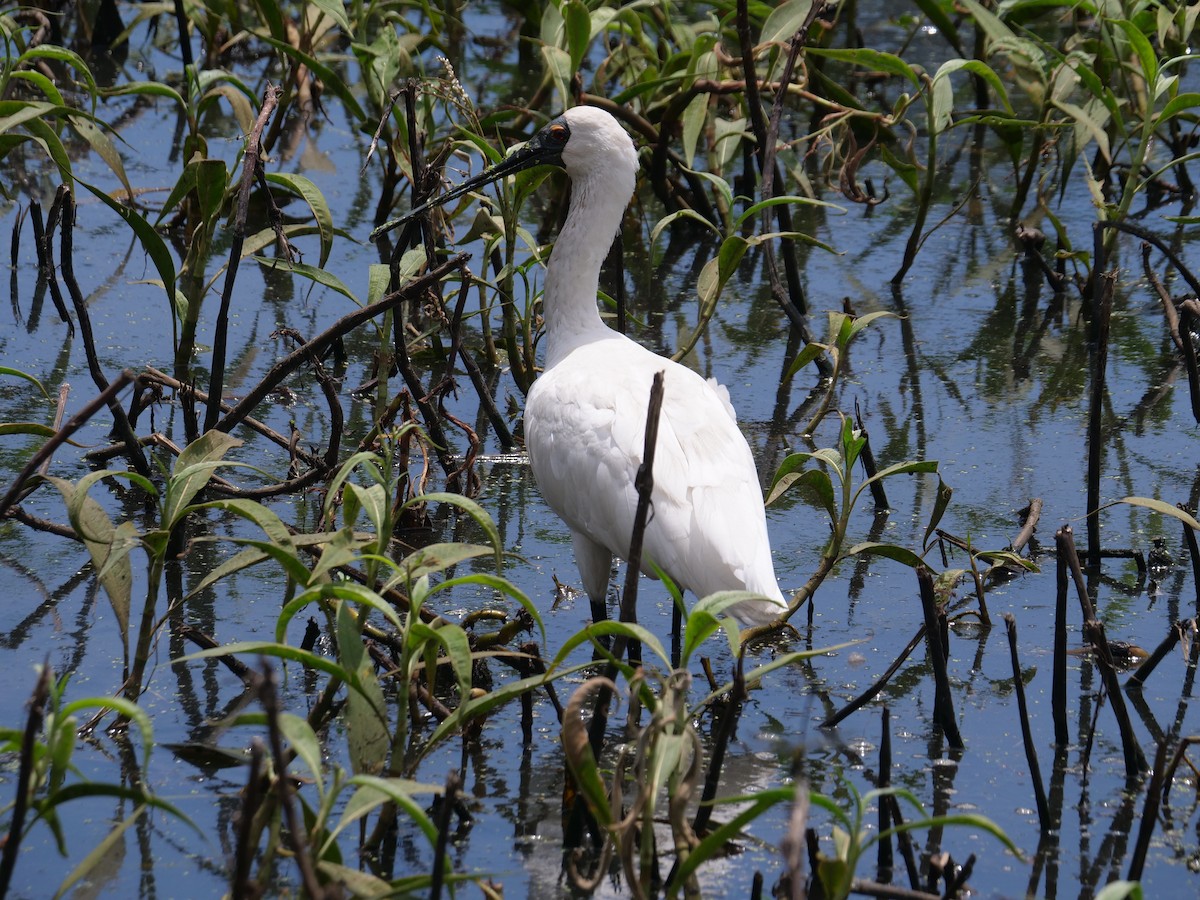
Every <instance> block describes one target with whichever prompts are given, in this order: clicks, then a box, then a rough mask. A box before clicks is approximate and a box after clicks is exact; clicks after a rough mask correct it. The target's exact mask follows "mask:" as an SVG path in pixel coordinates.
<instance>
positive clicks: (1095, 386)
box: [1087, 230, 1116, 571]
mask: <svg viewBox="0 0 1200 900" xmlns="http://www.w3.org/2000/svg"><path fill="white" fill-rule="evenodd" d="M1102 243H1103V241H1102V240H1101V232H1100V231H1099V230H1097V231H1096V250H1097V252H1098V253H1102V251H1101V245H1102ZM1095 259H1096V266H1100V264H1101V259H1102V256H1100V255H1098V256H1096V257H1095ZM1096 274H1097V277H1096V279H1095V284H1096V285H1097V290H1098V294H1099V296H1097V297H1093V302H1094V304H1095V306H1094V313H1093V316H1092V328H1091V332H1092V333H1091V350H1092V378H1091V388H1090V391H1089V397H1088V432H1087V433H1088V438H1087V440H1088V465H1087V534H1088V569H1089V570H1090V571H1099V568H1100V468H1101V466H1102V464H1103V462H1104V441H1103V434H1102V432H1103V424H1102V419H1103V417H1104V394H1105V377H1106V375H1107V369H1108V333H1109V325H1110V321H1111V319H1112V302H1113V287H1114V284H1115V282H1116V274H1115V273H1107V272H1097V273H1096Z"/></svg>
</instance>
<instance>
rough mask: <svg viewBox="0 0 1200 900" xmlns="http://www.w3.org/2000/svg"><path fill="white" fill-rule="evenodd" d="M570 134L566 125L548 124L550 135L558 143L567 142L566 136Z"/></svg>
mask: <svg viewBox="0 0 1200 900" xmlns="http://www.w3.org/2000/svg"><path fill="white" fill-rule="evenodd" d="M570 134H571V132H570V131H569V130H568V129H567V126H566V125H551V126H550V137H551V138H553V139H554V140H555V141H556V142H557V143H559V144H565V143H566V142H567V138H568V137H570Z"/></svg>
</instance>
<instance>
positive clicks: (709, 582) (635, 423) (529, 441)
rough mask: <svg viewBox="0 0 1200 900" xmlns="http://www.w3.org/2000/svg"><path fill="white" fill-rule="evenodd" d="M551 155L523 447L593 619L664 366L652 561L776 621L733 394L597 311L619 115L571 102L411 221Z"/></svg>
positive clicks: (624, 521) (776, 597)
mask: <svg viewBox="0 0 1200 900" xmlns="http://www.w3.org/2000/svg"><path fill="white" fill-rule="evenodd" d="M547 163H548V164H553V165H558V166H561V167H562V168H565V169H566V171H567V175H568V176H569V177H570V179H571V201H570V209H569V211H568V213H567V220H566V224H565V225H564V226H563V228H562V232H561V233H560V234H559V236H558V240H557V241H556V242H555V244H554V251H553V252H552V253H551V255H550V261H549V264H548V270H547V272H546V285H545V295H544V298H543V306H544V317H545V328H546V332H545V337H544V339H543V342H542V343H543V346H544V347H545V348H546V363H545V369H544V371H543V373H542V375H541V376H539V377H538V379H537V380H536V381H535V382H534V384H533V387H532V388H531V389H530V391H529V396H528V398H527V400H526V404H525V443H526V447H527V448H528V450H529V461H530V464H531V466H532V468H533V474H534V477H535V478H536V479H537V483H538V487H539V488H540V489H541V492H542V495H543V497H544V498H545V500H546V502H547V503H548V504H549V505H550V507H551V508H552V509H553V510H554V511H555V512H556V513H558V515H559V516H561V517H562V518H563V520H564V521H565V522H566V523H567V525H568V526H569V527H570V529H571V536H572V542H573V544H574V549H575V561H576V563H577V564H578V566H579V574H580V576H581V577H582V579H583V586H584V589H585V590H586V591H587V593H588V597H589V599H590V600H591V604H592V614H593V616H594V617H595V618H597V619H599V618H603V617H605V615H606V606H605V598H606V594H607V589H608V579H609V572H610V569H611V567H612V560H613V557H614V556H618V557H625V556H626V555H627V553H628V551H629V544H630V539H631V535H632V532H633V519H634V511H635V509H636V507H637V490H636V489H635V487H634V477H635V475H636V474H637V470H638V466H639V465H640V464H641V461H642V449H643V443H644V434H645V425H646V422H645V419H646V407H647V404H648V402H649V396H650V385H651V382H652V380H653V377H654V374H655V373H656V372H659V371H664V372H665V377H664V392H663V406H662V413H661V417H660V422H659V433H658V443H657V445H656V448H655V453H656V455H655V460H654V492H653V494H652V501H653V506H652V512H651V516H650V522H649V525H648V526H647V528H646V534H645V541H644V545H643V554H644V558H645V559H646V560H647V561H649V562H653V563H654V564H655V565H657V566H658V567H659V568H661V569H662V570H663V571H664V572H666V573H667V574H668V575H669V576H670V577H671V578H672V579H673V580H674V581H675V582H676V583H677V584H678V585H679V586H680V587H681V588H683V589H686V590H691V591H692V592H694V593H695V594H696V595H697V596H700V597H703V596H707V595H708V594H711V593H714V592H716V591H724V590H746V591H753V592H755V593H758V594H761V595H763V596H762V599H755V600H747V601H744V602H741V603H738V604H736V605H735V606H733V607H731V608H730V612H731V613H732V614H733V615H734V616H735V617H736V618H738V619H739V620H741V621H742V622H744V623H753V624H759V623H766V622H770V621H772V620H774V619H776V618H778V617H779V616H780V614H781V613H782V612H783V611H784V610H785V609H786V603H785V602H784V599H783V595H782V593H781V592H780V590H779V584H778V582H777V581H776V580H775V569H774V566H773V564H772V561H771V546H770V543H769V541H768V538H767V524H766V517H765V514H764V511H763V499H762V492H761V489H760V487H759V481H758V474H757V472H756V471H755V468H754V459H753V457H752V456H751V454H750V448H749V446H748V445H747V444H746V439H745V437H743V435H742V433H741V431H739V430H738V427H737V421H736V419H735V417H734V412H733V407H732V405H730V402H729V392H728V391H727V390H726V389H725V388H724V387H723V386H721V385H720V384H718V383H717V382H716V381H714V380H707V381H706V380H705V379H704V378H702V377H700V376H699V375H697V374H696V373H695V372H693V371H692V370H691V369H688V368H686V367H684V366H681V365H679V364H678V363H675V362H672V361H671V360H668V359H664V358H662V357H659V356H657V355H655V354H654V353H652V352H650V351H649V350H647V349H645V348H644V347H642V346H641V345H640V344H637V343H635V342H634V341H632V340H630V339H629V338H627V337H625V336H624V335H622V334H619V333H617V332H615V331H613V330H612V329H610V328H608V327H607V326H606V325H605V324H604V323H603V322H602V321H601V319H600V313H599V311H598V309H597V307H596V297H597V290H598V286H599V280H600V265H601V263H602V262H603V261H604V258H605V256H606V255H607V253H608V249H609V247H610V246H611V245H612V241H613V237H614V236H615V235H616V233H617V228H618V227H619V225H620V222H621V217H622V215H623V213H624V211H625V207H626V206H627V205H628V204H629V200H630V198H631V197H632V196H633V189H634V181H635V178H636V175H637V167H638V163H637V154H636V153H635V151H634V148H633V142H632V141H631V140H630V138H629V135H627V134H626V133H625V131H624V130H623V129H622V128H621V126H620V125H619V124H617V121H616V119H614V118H613V117H612V116H611V115H610V114H609V113H607V112H604V111H603V110H600V109H596V108H593V107H577V108H575V109H571V110H568V111H567V112H566V113H564V114H563V115H562V116H560V117H559V118H557V119H555V120H554V121H553V122H551V123H550V124H549V125H547V126H546V127H545V128H543V129H542V130H541V131H539V132H538V133H537V134H536V135H535V136H534V137H533V138H532V139H531V140H530V141H529V142H528V143H527V144H525V145H524V146H523V147H520V148H518V149H517V150H515V151H514V152H513V153H512V154H511V155H509V156H508V157H507V158H506V159H505V160H504V161H503V162H501V163H498V164H497V165H495V166H493V167H492V168H491V169H488V170H487V171H485V172H483V173H481V174H480V175H478V176H477V177H475V178H473V179H470V180H469V181H467V182H465V183H464V184H461V185H459V186H458V187H456V188H454V189H453V190H450V191H448V192H447V193H445V194H443V195H442V196H440V197H438V198H436V199H434V200H432V201H430V202H429V203H426V204H424V205H423V206H421V207H418V208H417V209H414V210H413V211H412V212H411V213H409V215H408V216H406V217H405V219H407V218H409V217H411V216H414V215H417V214H419V213H421V212H424V211H425V210H426V209H428V208H430V207H432V206H437V205H441V204H442V203H445V202H447V201H449V200H452V199H454V198H455V197H460V196H462V195H463V194H465V193H467V192H468V191H472V190H475V189H476V188H478V187H480V186H482V185H484V184H488V183H490V182H492V181H495V180H497V179H499V178H501V177H503V176H505V175H510V174H513V173H515V172H518V171H521V170H522V169H527V168H530V167H532V166H536V165H539V164H547ZM400 221H404V220H399V221H397V222H395V223H389V225H388V226H384V228H385V229H386V228H389V227H392V226H394V225H396V224H399V222H400ZM382 230H384V229H380V231H382ZM373 236H374V235H373ZM647 571H649V569H648V568H647Z"/></svg>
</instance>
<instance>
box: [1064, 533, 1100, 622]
mask: <svg viewBox="0 0 1200 900" xmlns="http://www.w3.org/2000/svg"><path fill="white" fill-rule="evenodd" d="M1060 536H1061V538H1060ZM1054 541H1055V546H1056V547H1057V548H1058V552H1059V553H1060V554H1065V555H1066V557H1067V567H1068V568H1069V569H1070V570H1071V578H1072V580H1073V581H1074V582H1075V593H1076V594H1078V595H1079V608H1080V609H1081V610H1082V611H1083V621H1085V622H1090V621H1091V620H1093V619H1095V618H1096V610H1095V608H1094V607H1093V606H1092V598H1091V596H1090V595H1089V594H1088V590H1087V585H1086V584H1084V581H1083V569H1082V567H1081V566H1080V565H1079V553H1078V552H1077V551H1076V550H1075V532H1074V531H1072V530H1071V526H1070V525H1064V526H1063V527H1062V528H1060V529H1059V530H1058V532H1057V533H1056V534H1055V535H1054ZM1089 558H1090V557H1089ZM1099 558H1100V555H1099V553H1097V554H1096V559H1099Z"/></svg>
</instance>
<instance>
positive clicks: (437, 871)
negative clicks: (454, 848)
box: [429, 769, 462, 900]
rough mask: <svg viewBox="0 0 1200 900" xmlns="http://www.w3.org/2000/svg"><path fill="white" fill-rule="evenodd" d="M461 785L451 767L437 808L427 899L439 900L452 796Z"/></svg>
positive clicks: (448, 833) (444, 866) (459, 778)
mask: <svg viewBox="0 0 1200 900" xmlns="http://www.w3.org/2000/svg"><path fill="white" fill-rule="evenodd" d="M460 787H462V778H461V777H460V776H459V774H458V772H456V771H455V770H453V769H451V770H450V773H449V774H448V775H447V776H446V788H445V790H444V791H443V792H442V805H441V808H440V809H439V810H438V812H439V815H438V821H437V830H438V836H437V845H436V846H435V847H434V852H433V872H432V873H431V875H430V879H429V880H430V884H429V900H440V898H441V896H442V884H443V883H444V881H445V868H446V845H447V843H449V840H450V817H451V815H452V814H453V812H454V798H455V796H457V794H458V789H459V788H460Z"/></svg>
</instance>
